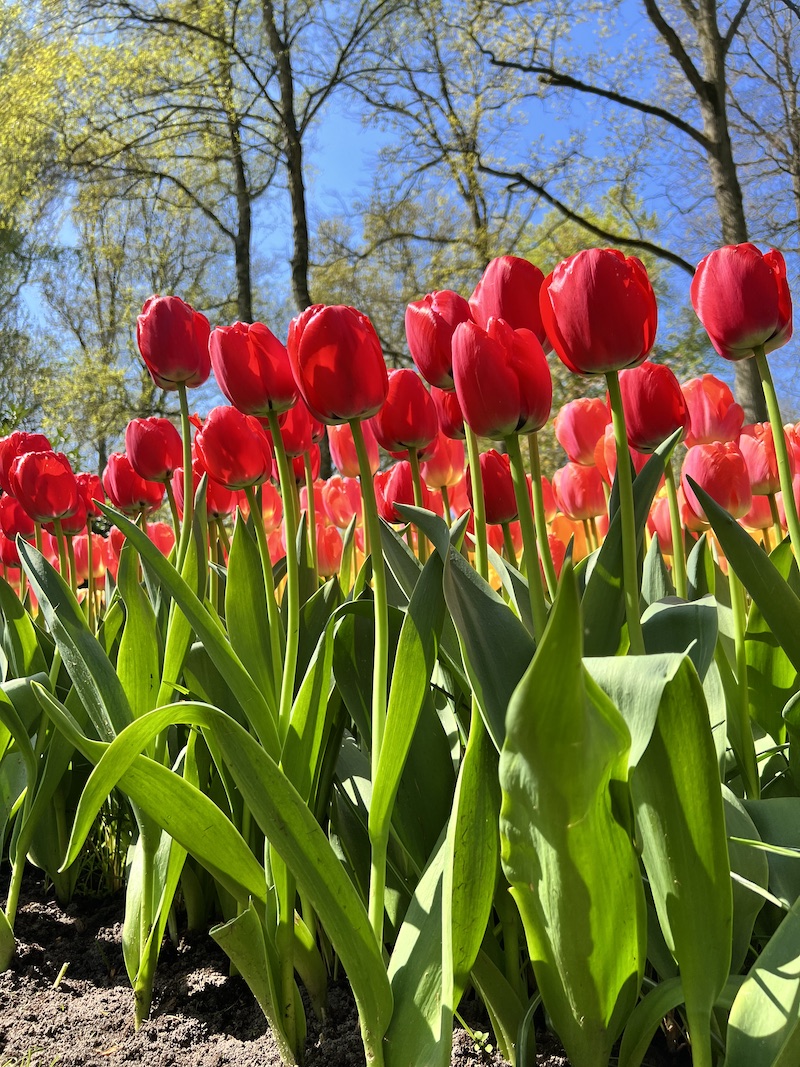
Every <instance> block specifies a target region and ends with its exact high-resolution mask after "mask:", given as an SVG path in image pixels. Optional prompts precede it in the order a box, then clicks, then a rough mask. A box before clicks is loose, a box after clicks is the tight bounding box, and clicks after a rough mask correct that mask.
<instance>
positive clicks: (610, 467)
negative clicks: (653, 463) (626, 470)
mask: <svg viewBox="0 0 800 1067" xmlns="http://www.w3.org/2000/svg"><path fill="white" fill-rule="evenodd" d="M628 455H629V456H630V457H631V459H632V460H633V469H634V471H635V472H636V473H637V474H638V473H639V472H640V471H641V469H642V468H643V467H644V465H645V463H647V459H648V457H647V456H646V455H644V453H642V452H637V451H636V449H635V448H631V449H629V450H628ZM594 460H595V466H596V467H597V469H598V470H599V471H600V477H601V478H602V479H603V481H604V482H605V483H606V485H611V483H612V482H613V481H614V475H615V474H616V473H617V442H616V440H615V438H614V427H613V426H612V425H611V423H609V424H608V426H606V428H605V431H604V433H603V436H602V437H601V438H600V440H599V441H598V442H597V444H596V445H595V450H594Z"/></svg>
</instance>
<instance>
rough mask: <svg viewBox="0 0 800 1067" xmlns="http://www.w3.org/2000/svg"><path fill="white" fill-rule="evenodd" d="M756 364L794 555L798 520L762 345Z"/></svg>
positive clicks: (799, 545)
mask: <svg viewBox="0 0 800 1067" xmlns="http://www.w3.org/2000/svg"><path fill="white" fill-rule="evenodd" d="M755 354H756V366H757V367H758V373H759V376H760V378H761V388H762V390H763V392H764V399H765V400H766V402H767V412H768V413H769V421H770V425H771V426H772V440H773V443H774V445H775V458H776V459H777V461H778V477H779V478H780V483H781V495H782V497H783V512H784V514H785V515H786V528H787V530H788V531H789V537H790V539H791V542H792V548H793V549H794V553H795V556H797V554H798V553H799V552H800V521H798V517H797V504H796V502H795V499H794V486H793V484H792V469H791V467H790V466H789V452H788V449H787V448H786V435H785V434H784V432H783V421H782V420H781V409H780V407H779V405H778V397H777V395H776V393H775V385H774V383H773V381H772V372H771V371H770V369H769V363H768V362H767V357H766V354H765V352H764V346H763V345H757V346H756V348H755Z"/></svg>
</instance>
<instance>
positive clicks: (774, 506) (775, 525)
mask: <svg viewBox="0 0 800 1067" xmlns="http://www.w3.org/2000/svg"><path fill="white" fill-rule="evenodd" d="M767 500H769V513H770V515H771V516H772V530H773V533H774V534H775V544H776V545H779V544H780V543H781V541H782V540H783V524H782V523H781V515H780V512H779V511H778V501H777V499H776V497H775V494H774V493H767Z"/></svg>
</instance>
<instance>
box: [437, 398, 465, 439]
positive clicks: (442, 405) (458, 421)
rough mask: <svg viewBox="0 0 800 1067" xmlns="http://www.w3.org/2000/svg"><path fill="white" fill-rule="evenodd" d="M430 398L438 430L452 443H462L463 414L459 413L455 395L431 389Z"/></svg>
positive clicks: (459, 407) (459, 409) (463, 435)
mask: <svg viewBox="0 0 800 1067" xmlns="http://www.w3.org/2000/svg"><path fill="white" fill-rule="evenodd" d="M431 397H432V398H433V402H434V404H435V405H436V415H437V417H438V419H439V429H440V430H441V431H442V433H443V434H444V435H445V437H449V438H451V439H452V440H453V441H463V440H464V438H465V437H466V434H465V433H464V414H463V412H462V411H461V405H460V404H459V402H458V397H457V396H456V394H455V393H454V392H453V393H447V392H445V391H444V389H436V388H435V387H431Z"/></svg>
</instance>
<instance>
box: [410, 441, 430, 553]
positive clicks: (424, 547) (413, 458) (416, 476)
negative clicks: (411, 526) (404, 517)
mask: <svg viewBox="0 0 800 1067" xmlns="http://www.w3.org/2000/svg"><path fill="white" fill-rule="evenodd" d="M408 462H409V463H410V464H411V484H412V485H413V486H414V504H415V506H416V507H418V508H424V507H425V502H424V500H423V497H422V475H421V474H420V470H419V452H418V451H417V449H416V448H409V450H408ZM417 552H418V554H419V561H420V563H425V561H426V560H427V558H428V540H427V538H426V537H425V535H424V534H423V533H422V530H420V529H419V527H418V528H417Z"/></svg>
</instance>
